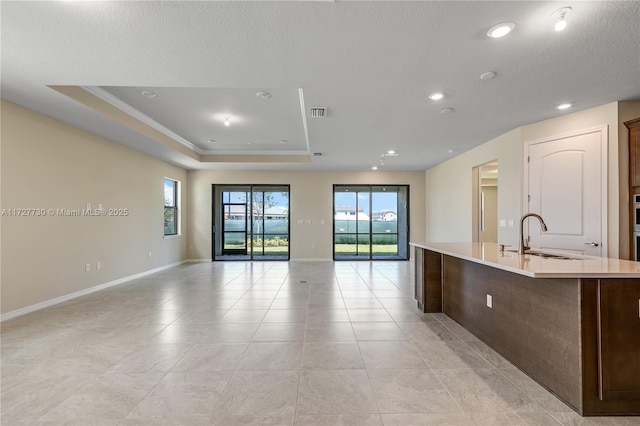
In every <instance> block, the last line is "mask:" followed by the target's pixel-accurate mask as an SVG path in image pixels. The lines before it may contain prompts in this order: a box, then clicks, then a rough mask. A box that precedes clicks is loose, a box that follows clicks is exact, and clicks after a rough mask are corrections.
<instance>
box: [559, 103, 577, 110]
mask: <svg viewBox="0 0 640 426" xmlns="http://www.w3.org/2000/svg"><path fill="white" fill-rule="evenodd" d="M572 106H573V104H570V103H569V102H566V103H564V104H560V105H556V109H567V108H571V107H572Z"/></svg>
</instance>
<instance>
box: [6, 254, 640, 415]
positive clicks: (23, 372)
mask: <svg viewBox="0 0 640 426" xmlns="http://www.w3.org/2000/svg"><path fill="white" fill-rule="evenodd" d="M412 268H413V264H411V263H409V262H338V263H334V262H288V263H286V262H264V263H260V262H253V263H251V262H227V263H224V262H217V263H206V264H205V263H203V264H189V265H184V266H180V267H176V268H173V269H170V270H167V271H164V272H160V273H157V274H155V275H152V276H148V277H145V278H142V279H138V280H135V281H132V282H129V283H127V284H123V285H120V286H117V287H113V288H110V289H107V290H104V291H101V292H97V293H93V294H90V295H88V296H85V297H82V298H78V299H75V300H71V301H68V302H66V303H63V304H60V305H57V306H54V307H51V308H48V309H45V310H41V311H38V312H34V313H32V314H29V315H25V316H22V317H19V318H16V319H13V320H9V321H5V322H4V323H3V324H2V334H1V340H0V342H1V344H2V371H1V372H2V375H1V377H2V394H1V398H0V402H1V404H2V408H1V409H2V417H1V421H2V425H4V426H8V425H21V424H27V425H137V424H141V425H144V424H151V425H159V424H170V425H210V424H219V425H250V424H265V425H292V424H301V425H340V424H343V425H347V424H348V425H382V424H384V425H560V424H564V425H581V424H585V425H592V424H593V425H638V424H640V418H638V417H621V418H612V417H610V418H582V417H580V416H578V415H577V414H576V413H575V412H573V411H572V410H571V409H570V408H569V407H567V406H566V405H565V404H563V403H562V402H561V401H559V400H558V399H557V398H555V397H554V396H553V395H551V394H550V393H548V392H547V391H546V390H544V389H543V388H542V387H541V386H539V385H538V384H536V383H535V382H534V381H532V380H531V379H529V378H528V377H527V376H526V375H524V374H523V373H521V372H520V371H519V370H517V369H515V368H514V367H513V366H512V365H511V364H510V363H509V362H507V361H506V360H504V359H503V358H502V357H500V356H499V355H498V354H496V353H495V352H494V351H492V350H491V349H489V348H488V347H487V346H486V345H484V344H483V343H482V342H480V341H478V340H477V339H475V337H474V336H473V335H472V334H470V333H469V332H468V331H466V330H465V329H464V328H463V327H461V326H459V325H458V324H457V323H455V322H453V321H452V320H451V319H450V318H448V317H447V316H445V315H443V314H435V315H431V314H422V313H420V312H419V311H418V310H417V309H416V304H415V301H414V300H413V298H412V293H413V278H412Z"/></svg>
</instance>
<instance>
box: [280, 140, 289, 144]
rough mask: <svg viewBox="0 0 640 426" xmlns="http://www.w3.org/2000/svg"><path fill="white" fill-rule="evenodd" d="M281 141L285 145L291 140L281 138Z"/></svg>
mask: <svg viewBox="0 0 640 426" xmlns="http://www.w3.org/2000/svg"><path fill="white" fill-rule="evenodd" d="M280 143H281V144H283V145H284V144H286V143H289V141H288V140H286V139H280Z"/></svg>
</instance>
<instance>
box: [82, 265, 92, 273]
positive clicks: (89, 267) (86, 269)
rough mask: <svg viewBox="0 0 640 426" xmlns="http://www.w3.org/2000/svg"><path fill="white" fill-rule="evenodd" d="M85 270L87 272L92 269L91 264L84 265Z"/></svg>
mask: <svg viewBox="0 0 640 426" xmlns="http://www.w3.org/2000/svg"><path fill="white" fill-rule="evenodd" d="M84 271H85V272H90V271H91V264H90V263H87V264H86V265H84Z"/></svg>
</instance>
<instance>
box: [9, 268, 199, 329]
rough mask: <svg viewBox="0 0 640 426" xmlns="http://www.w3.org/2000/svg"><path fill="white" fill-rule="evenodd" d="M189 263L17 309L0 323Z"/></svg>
mask: <svg viewBox="0 0 640 426" xmlns="http://www.w3.org/2000/svg"><path fill="white" fill-rule="evenodd" d="M185 262H187V261H186V260H183V261H180V262H176V263H171V264H169V265H164V266H161V267H159V268H155V269H150V270H148V271H144V272H140V273H138V274H133V275H129V276H127V277H124V278H119V279H117V280H113V281H109V282H106V283H104V284H99V285H97V286H94V287H90V288H86V289H84V290H80V291H76V292H74V293H70V294H65V295H64V296H60V297H56V298H55V299H50V300H45V301H44V302H40V303H36V304H35V305H31V306H26V307H24V308H20V309H16V310H15V311H11V312H7V313H6V314H2V315H0V322H3V321H6V320H9V319H11V318H16V317H19V316H21V315H26V314H29V313H31V312H35V311H38V310H40V309H44V308H48V307H50V306H53V305H57V304H59V303H62V302H66V301H67V300H71V299H75V298H77V297H81V296H86V295H87V294H91V293H95V292H96V291H100V290H104V289H105V288H109V287H113V286H116V285H119V284H123V283H126V282H128V281H131V280H135V279H136V278H142V277H145V276H147V275H151V274H155V273H156V272H160V271H164V270H166V269H171V268H173V267H175V266H178V265H182V264H183V263H185Z"/></svg>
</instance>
